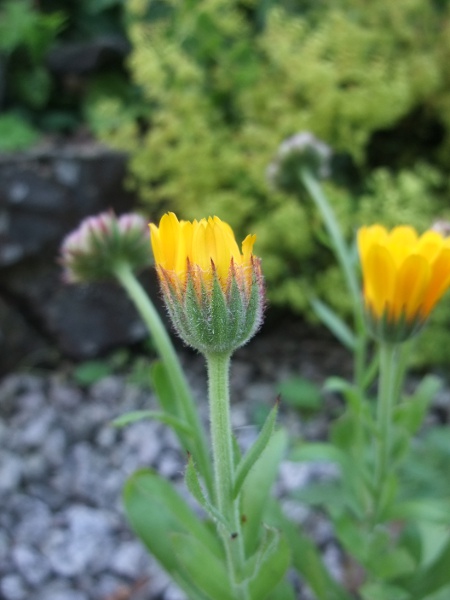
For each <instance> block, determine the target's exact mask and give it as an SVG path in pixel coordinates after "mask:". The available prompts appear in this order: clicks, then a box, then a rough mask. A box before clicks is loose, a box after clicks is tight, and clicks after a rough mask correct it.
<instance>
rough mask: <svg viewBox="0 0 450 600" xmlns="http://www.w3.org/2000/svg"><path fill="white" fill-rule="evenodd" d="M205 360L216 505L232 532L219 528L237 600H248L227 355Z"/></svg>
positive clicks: (209, 357)
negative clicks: (241, 577) (235, 486)
mask: <svg viewBox="0 0 450 600" xmlns="http://www.w3.org/2000/svg"><path fill="white" fill-rule="evenodd" d="M206 360H207V365H208V383H209V406H210V420H211V442H212V449H213V462H214V481H215V486H216V497H217V505H218V509H219V511H220V512H221V514H222V516H223V517H224V518H225V520H226V521H227V522H228V524H229V526H230V528H231V532H232V533H231V535H230V532H229V531H226V530H225V528H221V529H222V531H221V533H222V537H223V540H224V544H225V549H226V553H227V561H228V568H229V572H230V576H231V577H230V579H231V581H232V584H233V586H234V590H235V594H236V599H239V600H247V599H248V588H247V585H246V584H245V583H239V573H240V571H241V570H242V566H243V563H244V560H245V555H244V540H243V537H242V528H241V519H240V514H239V497H238V498H237V499H236V500H233V484H234V460H233V440H232V431H231V420H230V398H229V368H230V355H229V354H208V355H207V356H206Z"/></svg>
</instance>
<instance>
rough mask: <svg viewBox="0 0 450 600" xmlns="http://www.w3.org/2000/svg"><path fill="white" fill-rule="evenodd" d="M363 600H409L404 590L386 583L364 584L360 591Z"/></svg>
mask: <svg viewBox="0 0 450 600" xmlns="http://www.w3.org/2000/svg"><path fill="white" fill-rule="evenodd" d="M360 593H361V596H362V599H363V600H409V599H410V598H411V596H410V595H409V594H408V592H406V591H405V590H404V589H402V588H399V587H397V586H394V585H388V584H386V583H366V584H364V585H363V586H362V588H361V590H360Z"/></svg>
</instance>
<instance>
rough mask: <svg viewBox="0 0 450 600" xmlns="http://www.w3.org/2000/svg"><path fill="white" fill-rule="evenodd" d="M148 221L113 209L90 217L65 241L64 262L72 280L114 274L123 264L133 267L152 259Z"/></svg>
mask: <svg viewBox="0 0 450 600" xmlns="http://www.w3.org/2000/svg"><path fill="white" fill-rule="evenodd" d="M147 232H148V230H147V222H146V221H145V219H144V218H142V217H141V216H139V215H137V214H133V213H131V214H125V215H121V216H120V217H117V216H116V215H115V214H114V213H113V212H112V211H110V212H105V213H101V214H100V215H97V216H96V217H88V218H87V219H85V220H84V221H82V222H81V224H80V225H79V227H78V228H77V229H76V230H75V231H73V232H72V233H70V234H69V235H68V236H67V237H66V238H65V239H64V241H63V243H62V246H61V250H60V262H61V264H62V265H63V266H64V279H65V281H67V282H68V283H77V282H82V281H95V280H98V279H105V278H109V277H112V276H114V270H115V268H116V267H117V265H119V264H123V263H127V264H129V265H130V266H131V267H132V268H133V269H139V268H142V267H144V266H146V265H148V264H149V263H150V260H151V255H150V252H149V249H148V233H147Z"/></svg>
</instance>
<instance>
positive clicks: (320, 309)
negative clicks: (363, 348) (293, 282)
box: [310, 298, 356, 352]
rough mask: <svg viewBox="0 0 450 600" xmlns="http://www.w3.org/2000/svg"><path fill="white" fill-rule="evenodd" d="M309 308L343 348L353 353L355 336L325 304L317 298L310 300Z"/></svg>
mask: <svg viewBox="0 0 450 600" xmlns="http://www.w3.org/2000/svg"><path fill="white" fill-rule="evenodd" d="M310 302H311V306H312V307H313V309H314V312H315V313H316V315H317V316H318V317H319V319H320V320H321V321H322V323H323V324H324V325H326V326H327V327H328V329H329V330H330V331H331V333H332V334H333V335H334V336H336V337H337V339H338V340H339V341H340V342H341V344H342V345H343V346H345V347H346V348H347V349H348V350H350V351H352V352H354V350H355V348H356V339H355V334H354V333H353V331H352V330H351V329H350V327H349V326H348V325H347V324H346V323H345V322H344V321H343V320H342V319H341V318H340V317H339V316H338V315H337V314H336V313H335V312H334V310H332V309H331V308H330V307H329V306H328V305H327V304H325V303H324V302H322V301H321V300H319V299H318V298H310Z"/></svg>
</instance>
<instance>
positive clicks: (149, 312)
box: [115, 263, 213, 498]
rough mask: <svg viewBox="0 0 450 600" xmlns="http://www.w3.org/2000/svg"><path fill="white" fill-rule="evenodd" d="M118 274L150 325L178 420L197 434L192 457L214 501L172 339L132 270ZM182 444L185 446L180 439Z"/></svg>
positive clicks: (203, 445) (123, 268)
mask: <svg viewBox="0 0 450 600" xmlns="http://www.w3.org/2000/svg"><path fill="white" fill-rule="evenodd" d="M115 274H116V277H117V279H118V280H119V282H120V283H121V284H122V286H123V287H124V288H125V290H126V292H127V293H128V296H129V297H130V299H131V300H132V301H133V303H134V305H135V306H136V308H137V310H138V312H139V314H140V315H141V317H142V319H143V320H144V322H145V324H146V325H147V327H148V330H149V331H150V333H151V335H152V338H153V341H154V344H155V347H156V350H157V352H158V355H159V357H160V358H161V360H162V361H163V363H164V365H165V367H166V369H167V372H168V373H169V374H170V383H171V385H172V388H173V393H174V397H175V398H176V402H177V405H178V408H179V412H180V414H179V415H178V416H180V417H182V418H184V419H185V420H186V422H187V423H188V425H189V426H190V428H191V429H192V431H193V432H194V433H193V436H192V439H193V442H194V447H193V448H192V455H193V456H194V459H195V460H196V462H197V465H198V468H199V471H200V472H201V473H202V475H203V477H204V481H205V485H206V487H207V489H208V492H209V495H210V497H211V498H213V478H212V469H211V461H210V459H209V452H208V446H207V442H206V437H205V433H204V430H203V428H202V425H201V423H200V419H199V416H198V412H197V410H196V408H195V403H194V400H193V398H192V395H191V393H190V390H189V385H188V383H187V381H186V378H185V376H184V373H183V369H182V367H181V365H180V362H179V360H178V356H177V354H176V352H175V349H174V347H173V345H172V341H171V339H170V336H169V334H168V333H167V330H166V328H165V327H164V324H163V322H162V320H161V318H160V316H159V314H158V311H157V310H156V309H155V307H154V305H153V303H152V302H151V301H150V299H149V297H148V295H147V294H146V292H145V290H144V289H143V287H142V286H141V284H140V283H139V281H138V280H137V279H136V277H135V275H134V274H133V272H132V270H131V268H130V266H129V265H128V264H123V263H122V264H119V265H117V266H116V269H115ZM180 441H181V442H182V443H184V442H183V440H182V439H181V438H180Z"/></svg>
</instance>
